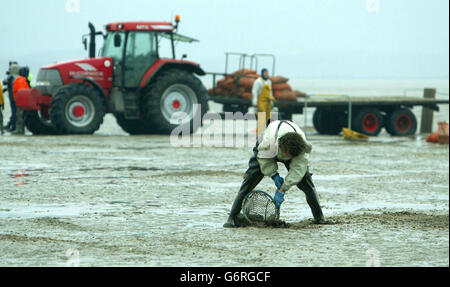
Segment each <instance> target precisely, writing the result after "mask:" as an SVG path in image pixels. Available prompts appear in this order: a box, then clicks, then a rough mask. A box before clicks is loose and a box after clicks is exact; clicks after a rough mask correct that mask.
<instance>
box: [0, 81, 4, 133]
mask: <svg viewBox="0 0 450 287" xmlns="http://www.w3.org/2000/svg"><path fill="white" fill-rule="evenodd" d="M4 105H5V100H4V98H3V86H2V83H0V134H3V133H4V132H3V109H4Z"/></svg>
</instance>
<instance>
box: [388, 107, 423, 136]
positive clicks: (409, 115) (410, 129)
mask: <svg viewBox="0 0 450 287" xmlns="http://www.w3.org/2000/svg"><path fill="white" fill-rule="evenodd" d="M416 130H417V119H416V116H415V115H414V114H413V112H412V111H411V110H410V109H398V110H395V111H393V112H392V113H389V114H388V116H387V118H386V131H387V132H388V133H389V134H391V135H393V136H410V135H414V134H415V133H416Z"/></svg>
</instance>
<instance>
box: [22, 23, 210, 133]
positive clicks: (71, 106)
mask: <svg viewBox="0 0 450 287" xmlns="http://www.w3.org/2000/svg"><path fill="white" fill-rule="evenodd" d="M178 23H179V17H178V16H177V17H176V20H175V24H173V23H170V22H119V23H111V24H108V25H106V34H103V33H102V32H97V31H95V28H94V26H93V25H92V24H91V23H89V28H90V34H88V35H89V36H90V43H89V57H90V58H89V59H85V60H75V61H69V62H63V63H58V64H54V65H49V66H45V67H42V68H41V69H40V71H39V74H38V76H37V79H36V85H35V87H34V88H33V89H29V90H21V91H19V92H18V95H17V105H18V107H20V108H22V109H24V110H26V112H25V124H26V126H27V128H28V130H30V131H31V132H32V133H33V134H92V133H94V132H95V131H96V130H98V129H99V127H100V125H101V124H102V122H103V117H104V115H105V113H113V114H114V116H115V117H116V119H117V123H118V124H119V125H120V126H121V127H122V129H124V130H125V131H126V132H128V133H130V134H169V133H170V132H171V131H172V130H173V129H174V128H176V127H178V126H180V125H181V124H183V125H189V128H190V131H191V132H194V131H195V130H196V129H197V128H198V126H194V118H195V117H198V116H199V117H200V118H203V115H204V114H205V113H206V112H207V110H208V102H207V100H208V93H207V90H206V88H205V87H204V86H203V84H202V83H201V81H200V80H199V79H198V78H197V77H196V75H199V76H202V75H205V72H204V71H203V70H202V69H201V68H200V65H199V64H197V63H193V62H190V61H186V60H184V58H185V55H183V58H182V59H181V60H178V59H176V57H175V42H177V41H181V42H189V43H190V42H194V41H196V40H195V39H192V38H189V37H186V36H182V35H180V34H178V33H177V27H178ZM98 35H102V36H104V47H103V48H102V49H101V52H100V54H101V57H95V54H96V49H95V39H96V36H98ZM86 36H87V35H85V36H83V43H84V45H85V48H87V39H86V38H85V37H86ZM164 40H168V41H170V44H171V50H172V57H171V58H161V57H160V56H159V47H160V43H161V41H164Z"/></svg>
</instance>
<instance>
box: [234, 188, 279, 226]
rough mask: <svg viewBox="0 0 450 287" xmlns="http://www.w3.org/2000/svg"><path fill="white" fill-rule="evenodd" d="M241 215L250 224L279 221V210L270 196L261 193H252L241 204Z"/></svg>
mask: <svg viewBox="0 0 450 287" xmlns="http://www.w3.org/2000/svg"><path fill="white" fill-rule="evenodd" d="M242 207H243V208H242V213H243V215H244V217H245V219H246V220H247V221H249V222H250V223H258V222H264V223H272V222H275V221H276V220H278V219H279V215H280V212H279V209H278V208H277V207H276V206H275V203H274V202H273V199H272V197H271V196H270V195H268V194H267V193H265V192H262V191H253V192H251V193H250V194H249V195H247V196H246V197H245V199H244V202H243V204H242Z"/></svg>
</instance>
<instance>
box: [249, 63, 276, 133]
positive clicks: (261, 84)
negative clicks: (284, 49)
mask: <svg viewBox="0 0 450 287" xmlns="http://www.w3.org/2000/svg"><path fill="white" fill-rule="evenodd" d="M252 95H253V106H256V107H258V136H259V135H260V134H261V133H262V132H263V131H264V129H265V128H266V126H267V124H268V122H269V120H270V113H271V112H272V101H275V98H274V97H273V93H272V81H271V80H270V79H269V71H268V70H267V69H262V70H261V77H260V78H258V79H257V80H256V81H255V82H254V83H253V88H252ZM260 113H264V114H260Z"/></svg>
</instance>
